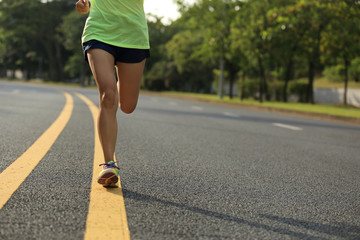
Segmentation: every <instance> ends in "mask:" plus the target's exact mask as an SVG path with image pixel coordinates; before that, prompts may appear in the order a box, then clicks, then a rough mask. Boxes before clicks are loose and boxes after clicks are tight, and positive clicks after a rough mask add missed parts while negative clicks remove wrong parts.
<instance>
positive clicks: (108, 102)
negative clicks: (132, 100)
mask: <svg viewBox="0 0 360 240" xmlns="http://www.w3.org/2000/svg"><path fill="white" fill-rule="evenodd" d="M100 106H101V108H104V109H113V108H115V107H117V96H116V91H114V90H112V89H106V90H104V91H102V92H101V102H100Z"/></svg>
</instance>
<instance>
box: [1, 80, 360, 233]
mask: <svg viewBox="0 0 360 240" xmlns="http://www.w3.org/2000/svg"><path fill="white" fill-rule="evenodd" d="M97 100H98V96H97V91H96V90H95V89H83V88H71V87H50V86H40V85H27V84H15V83H10V82H0V126H1V129H0V137H1V138H0V180H1V182H0V239H92V237H93V238H96V237H95V236H98V237H99V236H100V237H99V238H100V239H111V238H112V237H114V239H128V238H129V237H131V239H360V127H359V126H354V125H347V124H340V123H333V122H326V121H319V120H312V119H307V118H301V117H294V116H286V115H279V114H274V113H268V112H260V111H251V110H245V109H241V108H234V107H225V106H217V105H211V104H206V103H198V102H191V101H186V100H179V99H171V98H165V97H157V96H147V95H142V96H141V97H140V99H139V104H138V108H137V110H136V111H135V112H134V113H133V114H131V115H125V114H123V113H121V112H120V111H119V112H118V124H119V129H118V142H117V146H116V154H115V155H116V158H117V161H118V162H119V165H120V169H121V171H120V178H121V188H119V189H115V190H107V189H103V188H101V187H100V186H97V185H96V184H95V185H94V179H93V174H95V175H96V173H97V171H99V169H100V168H99V167H98V161H101V154H100V157H99V145H98V144H99V143H98V142H97V141H96V138H95V137H94V136H95V134H94V128H95V126H94V117H95V116H96V111H97V107H96V106H97V105H98V104H97ZM94 114H95V115H94ZM94 158H95V159H94ZM99 158H100V159H99ZM95 181H96V179H95Z"/></svg>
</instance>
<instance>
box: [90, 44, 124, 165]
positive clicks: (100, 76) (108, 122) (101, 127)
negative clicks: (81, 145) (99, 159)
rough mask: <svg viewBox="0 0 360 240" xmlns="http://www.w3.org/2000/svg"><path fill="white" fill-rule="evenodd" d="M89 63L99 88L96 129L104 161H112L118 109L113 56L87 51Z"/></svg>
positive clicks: (98, 50)
mask: <svg viewBox="0 0 360 240" xmlns="http://www.w3.org/2000/svg"><path fill="white" fill-rule="evenodd" d="M87 56H88V60H89V65H90V68H91V71H92V73H93V75H94V78H95V81H96V84H97V86H98V89H99V97H100V100H99V102H100V104H99V108H100V109H99V116H98V131H99V138H100V142H101V145H102V148H103V152H104V158H105V162H106V163H108V162H110V161H114V153H115V144H116V138H117V121H116V111H117V109H118V99H117V96H118V94H117V86H116V78H115V68H114V57H113V56H112V55H111V54H110V53H108V52H106V51H104V50H102V49H90V50H88V51H87Z"/></svg>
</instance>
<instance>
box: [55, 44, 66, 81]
mask: <svg viewBox="0 0 360 240" xmlns="http://www.w3.org/2000/svg"><path fill="white" fill-rule="evenodd" d="M55 50H56V60H57V61H56V63H57V78H56V81H57V82H60V81H63V80H64V65H63V59H62V54H61V46H60V43H59V42H58V41H56V42H55Z"/></svg>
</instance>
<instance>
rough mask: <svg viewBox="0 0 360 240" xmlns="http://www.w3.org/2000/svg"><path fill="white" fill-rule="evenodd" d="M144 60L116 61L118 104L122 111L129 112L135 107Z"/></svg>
mask: <svg viewBox="0 0 360 240" xmlns="http://www.w3.org/2000/svg"><path fill="white" fill-rule="evenodd" d="M145 62H146V59H144V60H143V61H142V62H140V63H121V62H118V63H116V68H117V76H118V94H119V106H120V109H121V111H123V112H124V113H127V114H130V113H132V112H133V111H134V110H135V108H136V105H137V102H138V98H139V91H140V85H141V80H142V76H143V72H144V67H145Z"/></svg>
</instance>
